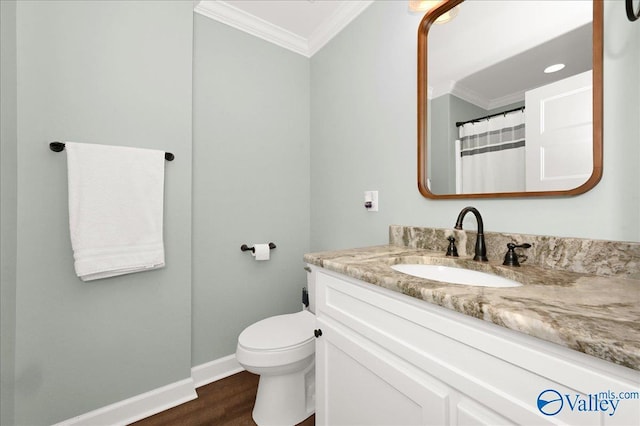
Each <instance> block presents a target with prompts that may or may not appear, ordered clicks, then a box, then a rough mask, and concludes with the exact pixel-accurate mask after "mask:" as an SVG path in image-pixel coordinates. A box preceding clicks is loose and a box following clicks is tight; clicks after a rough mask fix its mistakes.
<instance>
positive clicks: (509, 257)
mask: <svg viewBox="0 0 640 426" xmlns="http://www.w3.org/2000/svg"><path fill="white" fill-rule="evenodd" d="M529 247H531V244H529V243H524V244H514V243H508V244H507V253H506V254H505V255H504V262H502V264H503V265H505V266H520V262H519V261H518V258H519V257H524V260H523V262H524V261H525V260H527V256H525V255H524V254H517V253H516V251H515V249H516V248H529Z"/></svg>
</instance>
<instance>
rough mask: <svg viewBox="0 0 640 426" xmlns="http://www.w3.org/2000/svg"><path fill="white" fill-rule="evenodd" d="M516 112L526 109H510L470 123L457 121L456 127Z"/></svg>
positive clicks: (469, 121) (475, 119)
mask: <svg viewBox="0 0 640 426" xmlns="http://www.w3.org/2000/svg"><path fill="white" fill-rule="evenodd" d="M515 111H524V107H523V106H522V107H520V108H514V109H509V110H507V111H502V112H496V113H495V114H489V115H486V116H484V117H480V118H474V119H473V120H468V121H456V127H460V126H463V125H465V124H467V123H478V122H480V121H482V120H486V119H487V118H491V117H497V116H499V115H503V114H508V113H510V112H515Z"/></svg>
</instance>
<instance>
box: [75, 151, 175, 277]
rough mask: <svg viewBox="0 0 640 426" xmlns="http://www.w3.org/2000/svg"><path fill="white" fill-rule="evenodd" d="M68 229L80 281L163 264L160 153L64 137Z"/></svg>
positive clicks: (162, 187)
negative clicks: (67, 140)
mask: <svg viewBox="0 0 640 426" xmlns="http://www.w3.org/2000/svg"><path fill="white" fill-rule="evenodd" d="M65 149H66V151H67V172H68V181H69V183H68V185H69V229H70V234H71V245H72V248H73V257H74V259H75V263H74V267H75V271H76V274H77V275H78V277H80V279H82V280H83V281H90V280H96V279H100V278H107V277H114V276H117V275H123V274H129V273H133V272H141V271H147V270H151V269H156V268H161V267H163V266H164V245H163V241H162V221H163V204H164V199H163V198H164V152H163V151H157V150H151V149H141V148H130V147H117V146H108V145H97V144H84V143H74V142H66V143H65Z"/></svg>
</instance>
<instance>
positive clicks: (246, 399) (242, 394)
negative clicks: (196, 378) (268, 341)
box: [132, 371, 315, 426]
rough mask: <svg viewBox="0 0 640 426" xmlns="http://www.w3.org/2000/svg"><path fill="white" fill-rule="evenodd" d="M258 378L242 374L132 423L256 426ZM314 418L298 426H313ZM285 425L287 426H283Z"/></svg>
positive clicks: (137, 424)
mask: <svg viewBox="0 0 640 426" xmlns="http://www.w3.org/2000/svg"><path fill="white" fill-rule="evenodd" d="M258 378H259V376H257V375H255V374H251V373H249V372H247V371H243V372H241V373H238V374H234V375H233V376H229V377H227V378H225V379H222V380H218V381H217V382H213V383H210V384H208V385H205V386H202V387H199V388H198V389H196V392H197V393H198V398H197V399H194V400H193V401H189V402H186V403H184V404H182V405H179V406H177V407H174V408H171V409H169V410H166V411H163V412H161V413H158V414H156V415H153V416H151V417H147V418H146V419H143V420H140V421H138V422H135V423H132V425H135V426H174V425H181V426H182V425H184V426H205V425H216V426H218V425H221V426H241V425H250V426H253V425H255V424H256V423H255V422H254V421H253V419H252V418H251V410H253V402H254V401H255V398H256V392H257V391H258ZM314 425H315V416H311V417H309V418H308V419H306V420H305V421H303V422H302V423H300V424H299V426H314ZM283 426H285V425H283Z"/></svg>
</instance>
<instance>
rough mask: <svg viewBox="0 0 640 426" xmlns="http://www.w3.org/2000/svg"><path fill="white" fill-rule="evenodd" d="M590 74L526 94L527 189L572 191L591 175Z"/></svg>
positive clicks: (558, 82) (561, 81)
mask: <svg viewBox="0 0 640 426" xmlns="http://www.w3.org/2000/svg"><path fill="white" fill-rule="evenodd" d="M592 74H593V73H592V71H586V72H584V73H581V74H577V75H575V76H572V77H568V78H565V79H564V80H560V81H557V82H555V83H551V84H548V85H546V86H542V87H539V88H537V89H533V90H530V91H528V92H527V93H526V94H525V106H526V124H525V128H526V154H525V155H526V190H527V191H554V190H567V189H573V188H576V187H578V186H580V185H582V184H583V183H585V182H586V181H587V180H588V179H589V177H590V176H591V173H592V172H593V144H592V140H593V108H592V102H591V100H592Z"/></svg>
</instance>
